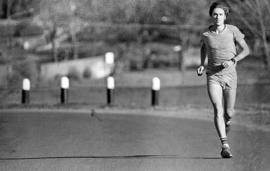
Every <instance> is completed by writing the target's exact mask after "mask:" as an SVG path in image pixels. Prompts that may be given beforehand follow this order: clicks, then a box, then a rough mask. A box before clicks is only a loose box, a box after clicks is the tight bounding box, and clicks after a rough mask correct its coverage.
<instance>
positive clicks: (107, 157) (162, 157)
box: [0, 155, 221, 161]
mask: <svg viewBox="0 0 270 171" xmlns="http://www.w3.org/2000/svg"><path fill="white" fill-rule="evenodd" d="M138 158H144V159H197V160H213V159H221V157H207V156H206V157H203V156H202V157H184V156H179V155H125V156H51V157H49V156H48V157H46V156H44V157H7V158H0V161H12V160H54V159H138Z"/></svg>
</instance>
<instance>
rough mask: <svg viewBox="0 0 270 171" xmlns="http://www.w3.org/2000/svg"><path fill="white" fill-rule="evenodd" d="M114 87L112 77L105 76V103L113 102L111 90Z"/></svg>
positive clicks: (110, 103)
mask: <svg viewBox="0 0 270 171" xmlns="http://www.w3.org/2000/svg"><path fill="white" fill-rule="evenodd" d="M114 88H115V83H114V78H113V77H108V78H107V105H112V104H113V99H114V97H113V91H114Z"/></svg>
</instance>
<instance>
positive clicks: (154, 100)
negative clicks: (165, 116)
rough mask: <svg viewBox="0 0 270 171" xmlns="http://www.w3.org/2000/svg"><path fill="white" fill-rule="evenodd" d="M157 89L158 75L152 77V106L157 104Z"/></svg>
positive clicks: (158, 84) (158, 86)
mask: <svg viewBox="0 0 270 171" xmlns="http://www.w3.org/2000/svg"><path fill="white" fill-rule="evenodd" d="M159 90H160V79H159V78H158V77H154V78H153V79H152V98H151V99H152V101H151V104H152V106H157V105H159Z"/></svg>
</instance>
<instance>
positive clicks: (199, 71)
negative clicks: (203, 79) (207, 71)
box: [197, 65, 204, 76]
mask: <svg viewBox="0 0 270 171" xmlns="http://www.w3.org/2000/svg"><path fill="white" fill-rule="evenodd" d="M203 71H204V66H202V65H201V66H199V68H198V69H197V75H198V76H202V75H203Z"/></svg>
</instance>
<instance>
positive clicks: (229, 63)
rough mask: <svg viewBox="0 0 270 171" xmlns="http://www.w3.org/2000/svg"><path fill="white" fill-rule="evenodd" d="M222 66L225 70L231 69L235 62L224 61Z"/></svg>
mask: <svg viewBox="0 0 270 171" xmlns="http://www.w3.org/2000/svg"><path fill="white" fill-rule="evenodd" d="M221 65H222V66H223V67H224V68H229V67H230V66H232V65H234V62H233V61H232V60H229V61H224V62H223V63H222V64H221Z"/></svg>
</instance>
